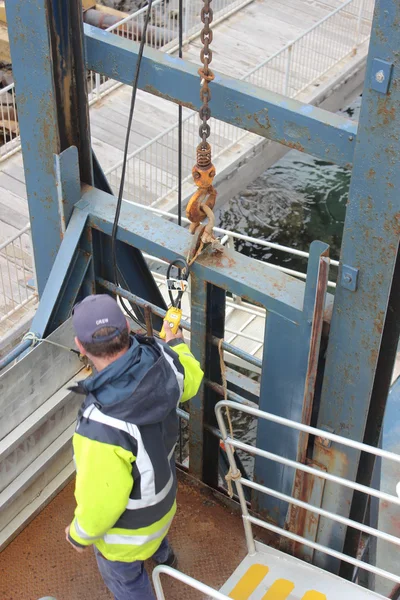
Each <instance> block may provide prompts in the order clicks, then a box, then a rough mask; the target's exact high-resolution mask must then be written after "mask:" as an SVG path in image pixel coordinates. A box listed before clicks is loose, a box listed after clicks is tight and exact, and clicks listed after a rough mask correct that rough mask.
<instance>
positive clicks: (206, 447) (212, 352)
mask: <svg viewBox="0 0 400 600" xmlns="http://www.w3.org/2000/svg"><path fill="white" fill-rule="evenodd" d="M191 291H192V294H191V295H192V314H191V324H192V329H191V338H190V340H191V350H192V352H193V354H194V355H195V357H196V358H197V360H199V361H200V364H201V367H202V369H203V370H204V377H205V379H209V380H212V381H216V382H218V383H221V372H220V366H219V353H218V349H217V348H215V346H212V345H211V343H210V338H211V335H215V336H217V337H219V338H221V337H224V327H225V292H224V290H222V289H221V288H218V287H216V286H213V285H211V284H208V283H207V282H205V281H204V280H201V279H199V278H198V277H196V276H195V275H193V274H192V275H191ZM220 399H221V398H220V397H218V395H217V394H216V393H215V392H214V391H213V390H211V389H210V388H209V387H208V386H206V385H205V383H204V381H203V384H202V386H201V389H200V391H199V393H198V394H197V396H196V398H193V400H191V402H190V421H189V436H190V437H189V469H190V472H191V473H192V474H193V475H194V476H195V477H197V478H199V479H200V480H202V481H204V482H205V483H207V485H210V486H212V487H217V486H218V458H217V457H218V455H219V441H218V439H217V438H216V437H214V436H213V435H211V434H210V433H208V432H207V431H205V430H204V424H205V423H207V424H209V425H214V426H215V425H216V418H215V412H214V408H215V405H216V403H217V402H218V400H220Z"/></svg>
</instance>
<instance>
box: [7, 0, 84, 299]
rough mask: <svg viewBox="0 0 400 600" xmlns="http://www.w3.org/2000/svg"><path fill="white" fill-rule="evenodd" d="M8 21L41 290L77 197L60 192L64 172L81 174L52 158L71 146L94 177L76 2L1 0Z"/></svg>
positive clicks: (79, 10) (73, 176) (72, 175)
mask: <svg viewBox="0 0 400 600" xmlns="http://www.w3.org/2000/svg"><path fill="white" fill-rule="evenodd" d="M7 21H8V30H9V38H10V48H11V57H12V66H13V73H14V77H15V82H16V92H17V108H18V119H19V125H20V131H21V143H22V152H23V157H24V168H25V179H26V187H27V195H28V203H29V213H30V219H31V225H32V240H33V249H34V257H35V265H36V274H37V287H38V291H39V294H40V295H41V294H42V292H43V289H44V286H45V284H46V281H47V279H48V277H49V274H50V271H51V267H52V266H53V263H54V260H55V257H56V254H57V251H58V249H59V247H60V244H61V240H62V238H63V235H64V232H65V229H66V226H67V224H68V221H69V218H70V216H71V213H72V208H73V205H74V203H75V202H76V201H78V200H79V197H76V195H75V194H68V193H67V192H66V190H68V189H69V186H68V185H67V184H66V182H65V177H67V178H68V177H70V179H71V181H72V183H73V182H74V180H75V181H76V179H78V180H79V173H77V165H76V164H75V165H73V168H69V169H68V173H60V172H59V167H60V162H59V161H57V159H56V158H55V157H58V156H59V155H61V153H62V152H63V151H65V150H67V149H68V148H69V147H70V146H76V148H77V149H78V155H79V158H78V160H79V167H80V175H81V177H80V178H81V180H82V181H83V182H84V183H87V184H92V181H93V178H92V161H91V150H90V128H89V113H88V105H87V95H86V78H85V67H84V61H83V33H82V29H83V24H82V2H81V0H69V1H68V2H63V1H62V0H14V1H13V2H7ZM61 179H64V184H65V185H62V186H61V185H60V180H61ZM71 187H74V189H76V186H71ZM61 188H62V189H61ZM64 192H66V193H64ZM71 195H72V196H73V197H70V196H71Z"/></svg>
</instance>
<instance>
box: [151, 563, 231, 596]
mask: <svg viewBox="0 0 400 600" xmlns="http://www.w3.org/2000/svg"><path fill="white" fill-rule="evenodd" d="M161 575H168V576H169V577H172V578H173V579H176V580H177V581H180V582H182V583H183V584H185V585H187V586H189V587H191V588H193V589H194V590H197V591H199V592H201V593H202V594H205V595H206V597H207V598H214V599H215V600H229V597H228V596H225V594H221V592H218V591H217V590H214V589H213V588H211V587H210V586H208V585H205V584H204V583H201V582H200V581H197V579H193V577H189V575H185V573H181V571H177V570H176V569H172V568H171V567H166V566H165V565H159V566H158V567H156V568H155V569H154V571H153V574H152V577H153V583H154V591H155V593H156V598H157V600H165V595H164V590H163V587H162V583H161V578H160V576H161Z"/></svg>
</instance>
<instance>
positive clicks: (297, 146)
mask: <svg viewBox="0 0 400 600" xmlns="http://www.w3.org/2000/svg"><path fill="white" fill-rule="evenodd" d="M279 143H280V144H284V145H285V146H287V147H288V148H291V149H292V150H299V152H305V148H304V146H303V145H302V144H300V142H288V141H287V140H285V141H284V140H280V142H279Z"/></svg>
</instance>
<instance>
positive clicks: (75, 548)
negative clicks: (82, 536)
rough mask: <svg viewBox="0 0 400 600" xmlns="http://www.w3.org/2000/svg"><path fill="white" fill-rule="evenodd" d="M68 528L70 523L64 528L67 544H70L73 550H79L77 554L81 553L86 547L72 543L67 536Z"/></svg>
mask: <svg viewBox="0 0 400 600" xmlns="http://www.w3.org/2000/svg"><path fill="white" fill-rule="evenodd" d="M69 528H70V525H67V527H66V528H65V539H66V540H67V542H68V544H71V546H72V547H73V549H74V550H76V551H77V552H79V554H82V552H85V550H86V549H87V548H79V547H78V546H75V544H73V543H72V542H71V540H70V539H69V537H68V536H69Z"/></svg>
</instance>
